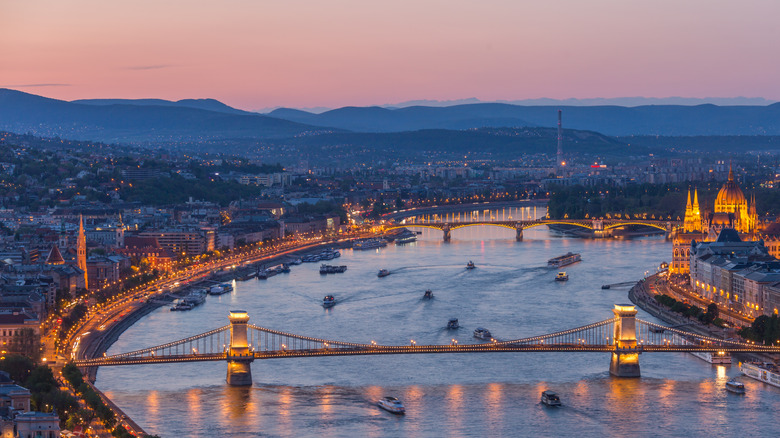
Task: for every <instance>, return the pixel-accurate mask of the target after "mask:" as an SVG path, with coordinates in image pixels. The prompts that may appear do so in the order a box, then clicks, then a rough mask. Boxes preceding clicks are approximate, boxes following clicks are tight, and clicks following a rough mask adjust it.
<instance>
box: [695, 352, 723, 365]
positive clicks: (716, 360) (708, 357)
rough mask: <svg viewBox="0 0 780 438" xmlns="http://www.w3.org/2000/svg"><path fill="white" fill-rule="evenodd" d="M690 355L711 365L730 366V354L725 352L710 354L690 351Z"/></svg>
mask: <svg viewBox="0 0 780 438" xmlns="http://www.w3.org/2000/svg"><path fill="white" fill-rule="evenodd" d="M690 353H691V354H692V355H694V356H696V357H698V358H699V359H701V360H704V361H706V362H709V363H711V364H713V365H731V354H729V353H726V352H725V351H718V352H717V353H710V352H709V351H691V352H690Z"/></svg>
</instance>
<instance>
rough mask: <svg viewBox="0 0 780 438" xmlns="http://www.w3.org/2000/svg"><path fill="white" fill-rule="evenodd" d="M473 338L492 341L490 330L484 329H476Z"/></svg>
mask: <svg viewBox="0 0 780 438" xmlns="http://www.w3.org/2000/svg"><path fill="white" fill-rule="evenodd" d="M474 337H475V338H477V339H493V335H492V334H490V330H488V329H486V328H484V327H477V328H476V330H474Z"/></svg>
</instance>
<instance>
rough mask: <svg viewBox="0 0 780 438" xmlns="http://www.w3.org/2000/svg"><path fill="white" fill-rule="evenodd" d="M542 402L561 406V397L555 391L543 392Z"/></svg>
mask: <svg viewBox="0 0 780 438" xmlns="http://www.w3.org/2000/svg"><path fill="white" fill-rule="evenodd" d="M542 404H544V405H547V406H561V399H560V398H559V397H558V394H556V393H554V392H553V391H544V392H542Z"/></svg>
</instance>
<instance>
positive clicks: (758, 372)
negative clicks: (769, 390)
mask: <svg viewBox="0 0 780 438" xmlns="http://www.w3.org/2000/svg"><path fill="white" fill-rule="evenodd" d="M739 370H740V371H742V374H744V375H746V376H748V377H750V378H751V379H756V380H759V381H761V382H764V383H768V384H770V385H772V386H776V387H778V388H780V370H779V369H778V368H777V366H776V365H774V364H771V363H760V362H744V363H741V364H740V365H739Z"/></svg>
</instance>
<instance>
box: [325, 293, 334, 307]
mask: <svg viewBox="0 0 780 438" xmlns="http://www.w3.org/2000/svg"><path fill="white" fill-rule="evenodd" d="M335 305H336V298H335V297H334V296H333V295H328V296H326V297H325V298H323V299H322V307H324V308H326V309H327V308H328V307H333V306H335Z"/></svg>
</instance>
